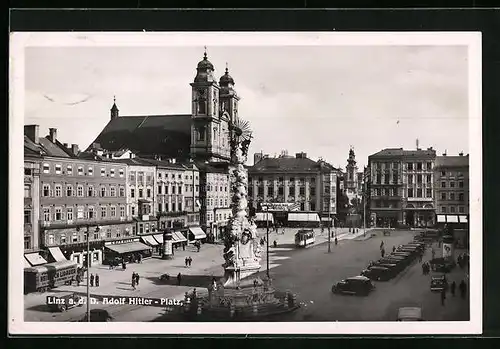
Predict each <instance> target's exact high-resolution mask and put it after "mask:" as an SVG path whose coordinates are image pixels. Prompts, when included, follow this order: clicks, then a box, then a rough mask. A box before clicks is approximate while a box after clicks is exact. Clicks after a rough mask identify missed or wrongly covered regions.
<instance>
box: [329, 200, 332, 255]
mask: <svg viewBox="0 0 500 349" xmlns="http://www.w3.org/2000/svg"><path fill="white" fill-rule="evenodd" d="M330 206H331V202H328V253H330V252H332V246H331V240H332V239H331V237H332V233H331V231H332V230H331V222H330Z"/></svg>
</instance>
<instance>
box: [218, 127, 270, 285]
mask: <svg viewBox="0 0 500 349" xmlns="http://www.w3.org/2000/svg"><path fill="white" fill-rule="evenodd" d="M251 138H252V135H251V131H250V127H249V124H248V122H246V121H243V120H241V119H236V120H234V121H233V122H232V123H231V125H230V146H231V164H230V168H229V182H230V186H231V195H232V197H231V209H232V216H231V218H230V220H229V223H228V229H226V232H225V234H224V236H223V239H224V254H223V257H224V260H225V262H224V264H223V267H224V270H225V279H226V281H225V286H228V287H231V286H234V287H238V286H239V285H240V281H241V279H243V278H245V277H247V276H249V275H251V274H253V273H256V272H258V271H259V270H260V259H261V258H260V253H261V251H260V245H259V243H258V239H257V225H256V224H255V222H254V221H253V219H252V218H249V217H248V198H247V188H248V176H247V171H246V169H245V166H244V164H245V162H246V160H247V156H248V147H249V146H250V142H251Z"/></svg>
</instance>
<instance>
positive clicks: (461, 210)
mask: <svg viewBox="0 0 500 349" xmlns="http://www.w3.org/2000/svg"><path fill="white" fill-rule="evenodd" d="M449 209H450V210H449V212H450V213H456V212H457V209H456V207H455V206H449ZM441 213H448V207H446V206H441ZM458 213H465V207H463V206H458Z"/></svg>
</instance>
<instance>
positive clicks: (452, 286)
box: [450, 281, 457, 297]
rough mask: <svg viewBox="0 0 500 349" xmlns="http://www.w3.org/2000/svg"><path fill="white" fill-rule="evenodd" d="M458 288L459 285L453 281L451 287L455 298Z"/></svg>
mask: <svg viewBox="0 0 500 349" xmlns="http://www.w3.org/2000/svg"><path fill="white" fill-rule="evenodd" d="M456 287H457V284H456V283H455V281H453V282H452V283H451V286H450V291H451V295H452V296H453V297H455V288H456Z"/></svg>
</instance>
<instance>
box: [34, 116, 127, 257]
mask: <svg viewBox="0 0 500 349" xmlns="http://www.w3.org/2000/svg"><path fill="white" fill-rule="evenodd" d="M34 126H35V125H29V126H26V128H25V131H26V129H27V131H28V132H27V134H28V135H29V136H28V137H25V148H28V149H37V150H38V151H39V152H40V153H41V154H42V155H41V157H40V164H39V166H40V189H39V190H40V191H39V193H40V203H39V215H40V219H39V224H40V237H39V239H40V246H41V247H43V248H44V249H46V250H47V251H48V252H50V253H49V254H47V257H48V260H51V259H53V260H55V261H59V258H66V259H69V260H74V261H76V262H77V263H78V264H80V265H83V264H85V262H86V260H87V258H88V260H89V261H90V265H92V264H100V263H101V262H102V260H103V257H104V242H105V241H107V240H119V239H121V238H123V237H126V236H131V235H132V234H133V230H132V222H130V220H128V219H127V213H126V212H127V201H126V178H127V177H126V165H124V164H120V163H115V162H112V161H107V160H105V159H102V158H98V157H95V155H94V154H86V155H87V156H83V157H79V156H81V155H82V154H80V152H79V151H78V147H77V146H76V145H72V147H71V148H69V147H67V145H66V144H61V143H60V142H59V141H58V140H57V130H56V129H50V134H49V136H47V137H41V138H40V137H38V136H36V137H32V136H33V132H31V130H32V129H33V128H35V129H38V128H37V127H34ZM30 136H31V138H30ZM87 230H89V240H90V241H89V245H90V247H91V248H90V255H87Z"/></svg>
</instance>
